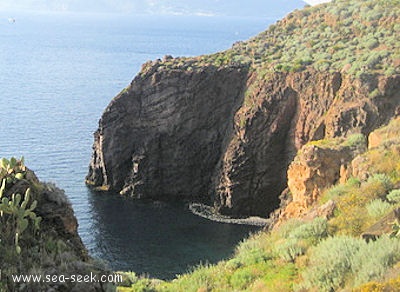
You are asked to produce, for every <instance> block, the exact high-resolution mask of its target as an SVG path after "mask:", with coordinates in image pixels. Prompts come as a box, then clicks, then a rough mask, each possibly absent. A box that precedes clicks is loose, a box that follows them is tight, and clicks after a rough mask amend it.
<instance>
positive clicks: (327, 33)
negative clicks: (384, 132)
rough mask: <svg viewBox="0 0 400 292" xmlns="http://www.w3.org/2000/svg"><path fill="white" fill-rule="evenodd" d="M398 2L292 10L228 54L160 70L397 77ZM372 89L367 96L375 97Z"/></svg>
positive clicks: (343, 1)
mask: <svg viewBox="0 0 400 292" xmlns="http://www.w3.org/2000/svg"><path fill="white" fill-rule="evenodd" d="M399 7H400V2H399V1H398V0H394V1H387V0H378V1H376V0H365V1H349V0H334V1H332V3H331V4H328V5H318V6H315V7H306V8H304V9H302V10H298V11H294V12H293V13H291V14H289V15H288V16H287V17H286V18H285V19H284V20H282V21H278V22H277V23H276V24H274V25H271V26H270V27H269V29H268V30H267V31H265V32H263V33H261V34H259V35H258V36H256V37H254V38H252V39H250V40H249V41H246V42H237V43H235V44H234V45H233V47H232V48H231V49H229V50H227V51H224V52H220V53H216V54H213V55H204V56H200V57H196V58H176V59H171V58H168V59H167V60H165V61H163V62H161V63H160V65H161V67H160V68H169V69H174V68H175V69H178V68H186V69H187V68H188V67H191V68H201V67H204V66H217V67H221V66H238V65H239V66H251V67H252V68H253V69H254V70H256V71H260V70H267V71H270V72H276V71H278V72H299V71H302V70H304V69H306V68H310V67H312V68H314V69H315V70H317V71H322V72H324V71H326V72H335V71H336V72H337V71H344V72H347V73H348V74H350V75H352V76H355V77H362V76H368V75H371V74H372V75H373V74H385V75H393V74H396V73H400V67H399V63H400V61H399V60H400V51H399V46H398V36H399V33H400V25H399V24H398V23H397V21H396V20H397V19H399V18H400V8H399ZM374 90H375V88H374V89H372V92H371V97H376V96H379V91H377V90H375V91H374Z"/></svg>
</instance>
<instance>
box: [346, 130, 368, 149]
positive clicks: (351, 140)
mask: <svg viewBox="0 0 400 292" xmlns="http://www.w3.org/2000/svg"><path fill="white" fill-rule="evenodd" d="M343 146H347V147H350V148H352V149H359V150H361V151H363V150H365V149H366V147H367V138H366V137H365V136H364V135H363V134H361V133H359V134H353V135H350V136H348V137H347V139H346V141H345V142H344V143H343Z"/></svg>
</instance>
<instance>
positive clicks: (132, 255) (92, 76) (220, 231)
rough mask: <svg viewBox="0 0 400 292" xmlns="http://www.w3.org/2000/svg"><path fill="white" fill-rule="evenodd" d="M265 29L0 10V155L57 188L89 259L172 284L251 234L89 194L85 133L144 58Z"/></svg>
mask: <svg viewBox="0 0 400 292" xmlns="http://www.w3.org/2000/svg"><path fill="white" fill-rule="evenodd" d="M8 17H14V18H15V19H16V22H15V23H14V24H11V23H9V22H8V20H7V18H8ZM271 22H272V21H271V20H265V19H236V18H201V17H198V18H196V17H190V18H188V17H178V18H171V17H153V18H151V17H144V16H142V17H133V16H121V15H83V14H80V15H79V14H26V13H25V14H21V13H13V14H12V15H10V13H4V12H0V109H1V114H0V133H1V135H0V157H11V156H17V157H20V156H22V155H23V156H25V159H26V163H27V165H28V166H29V167H30V168H31V169H33V170H35V172H36V174H37V175H38V176H39V178H40V179H41V180H44V181H50V182H54V183H56V184H57V185H58V186H60V187H61V188H63V189H64V190H65V191H66V193H67V195H68V197H69V199H70V201H71V202H72V205H73V207H74V210H75V214H76V216H77V218H78V221H79V233H80V235H81V237H82V239H83V241H84V243H85V245H86V246H87V248H88V249H89V251H90V254H91V255H92V256H94V257H98V258H101V259H103V260H105V261H106V262H108V265H109V267H111V268H113V269H115V270H133V271H135V272H137V273H139V274H140V273H146V274H148V275H150V276H154V277H160V278H171V277H173V276H174V275H175V274H177V273H182V272H184V271H186V270H187V269H188V267H189V266H191V265H195V264H198V263H200V261H202V262H207V261H209V262H215V261H218V260H220V259H222V258H224V257H227V256H229V255H230V254H231V253H232V251H233V248H234V246H235V245H236V244H237V243H238V242H239V241H240V240H241V239H242V238H244V237H246V236H247V234H248V232H250V231H254V230H255V229H254V228H252V227H246V226H238V225H227V224H220V223H214V222H210V221H207V220H205V219H202V218H199V217H196V216H194V215H192V214H191V213H190V212H189V211H188V210H187V209H186V208H185V206H184V205H183V204H165V203H152V202H144V201H132V200H127V199H125V198H122V197H120V196H116V195H114V196H107V195H98V194H93V193H91V192H90V191H89V190H88V189H87V188H86V186H85V185H84V177H85V175H86V173H87V169H88V163H89V160H90V155H91V146H92V142H93V136H92V133H93V132H94V131H95V130H96V128H97V122H98V119H99V118H100V116H101V114H102V111H103V109H104V108H105V107H106V106H107V104H108V103H109V101H110V100H111V98H112V97H113V96H115V95H116V94H117V93H118V92H119V91H120V90H121V89H122V88H124V87H126V86H127V85H128V84H129V83H130V81H131V80H132V78H133V77H134V76H135V74H136V73H137V72H138V71H139V68H140V65H141V64H142V63H144V62H145V61H147V60H153V59H156V58H162V56H163V55H165V54H171V55H173V56H191V55H200V54H206V53H212V52H216V51H219V50H223V49H227V48H229V47H230V46H231V44H232V43H233V42H235V41H237V40H244V39H247V38H248V37H250V36H252V35H255V34H256V33H258V32H260V31H262V30H264V29H265V28H266V27H267V26H268V24H269V23H271Z"/></svg>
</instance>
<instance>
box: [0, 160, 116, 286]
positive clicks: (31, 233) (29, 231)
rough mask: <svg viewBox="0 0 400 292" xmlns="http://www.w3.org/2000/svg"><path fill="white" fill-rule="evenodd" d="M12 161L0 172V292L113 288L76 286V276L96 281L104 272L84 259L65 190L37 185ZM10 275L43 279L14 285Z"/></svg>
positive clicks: (31, 175) (80, 283) (28, 172)
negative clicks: (0, 273) (0, 274)
mask: <svg viewBox="0 0 400 292" xmlns="http://www.w3.org/2000/svg"><path fill="white" fill-rule="evenodd" d="M3 161H6V160H2V162H3ZM15 161H16V160H15V159H12V162H11V163H10V164H8V165H7V166H6V167H3V166H4V163H2V165H3V166H1V167H0V178H1V179H0V182H1V191H0V196H1V198H2V200H1V206H0V207H1V210H2V212H1V213H2V215H1V216H0V221H1V224H0V269H1V272H2V277H1V278H0V290H1V291H3V289H5V290H4V291H108V290H107V289H112V287H113V283H100V281H99V282H95V281H93V282H90V281H87V280H85V281H83V280H82V281H75V279H78V278H77V277H81V278H82V279H84V277H86V279H87V278H88V277H91V278H92V279H93V278H97V279H100V277H101V276H102V275H105V276H107V275H108V274H109V272H108V271H106V269H105V268H104V267H100V266H99V265H98V264H95V263H94V262H93V260H92V259H91V258H90V257H89V256H88V252H87V250H86V248H85V246H84V245H83V243H82V241H81V238H80V237H79V235H78V230H77V228H78V223H77V219H76V217H75V215H74V211H73V209H72V206H71V204H70V203H69V201H68V199H67V197H66V195H65V193H64V191H62V190H61V189H59V188H57V187H56V186H55V185H53V184H49V183H42V182H40V181H39V180H38V179H37V177H36V175H35V174H34V173H33V172H32V171H31V170H29V169H27V168H25V166H24V165H23V162H21V161H17V162H16V163H14V162H15ZM6 162H7V161H6ZM9 165H14V166H12V167H10V166H9ZM7 206H11V207H7ZM37 220H40V221H37ZM35 222H36V223H35ZM12 275H32V276H33V277H42V281H30V282H23V281H21V282H17V281H14V280H13V278H12ZM55 277H56V278H57V279H56V280H54V279H55ZM73 277H75V278H73ZM49 279H53V280H49Z"/></svg>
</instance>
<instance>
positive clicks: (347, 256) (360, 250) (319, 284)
mask: <svg viewBox="0 0 400 292" xmlns="http://www.w3.org/2000/svg"><path fill="white" fill-rule="evenodd" d="M399 260H400V239H398V238H389V237H388V236H383V237H381V238H379V239H378V240H376V241H374V242H370V243H367V242H365V241H364V240H362V239H360V238H352V237H347V236H341V237H332V238H328V239H327V240H325V241H323V242H321V243H320V244H319V245H318V246H316V247H315V248H313V249H312V251H311V254H310V261H309V264H308V267H307V269H306V270H305V271H304V273H303V279H304V282H303V284H302V285H301V287H302V288H306V289H315V288H317V289H318V291H337V290H340V289H341V288H345V287H346V286H358V285H361V284H363V283H366V282H368V281H371V280H379V279H381V278H382V277H383V276H384V275H385V273H387V271H388V270H389V269H390V268H391V267H392V266H393V265H394V264H395V263H397V262H398V261H399ZM352 278H353V279H354V281H350V282H346V281H347V280H348V279H352Z"/></svg>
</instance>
